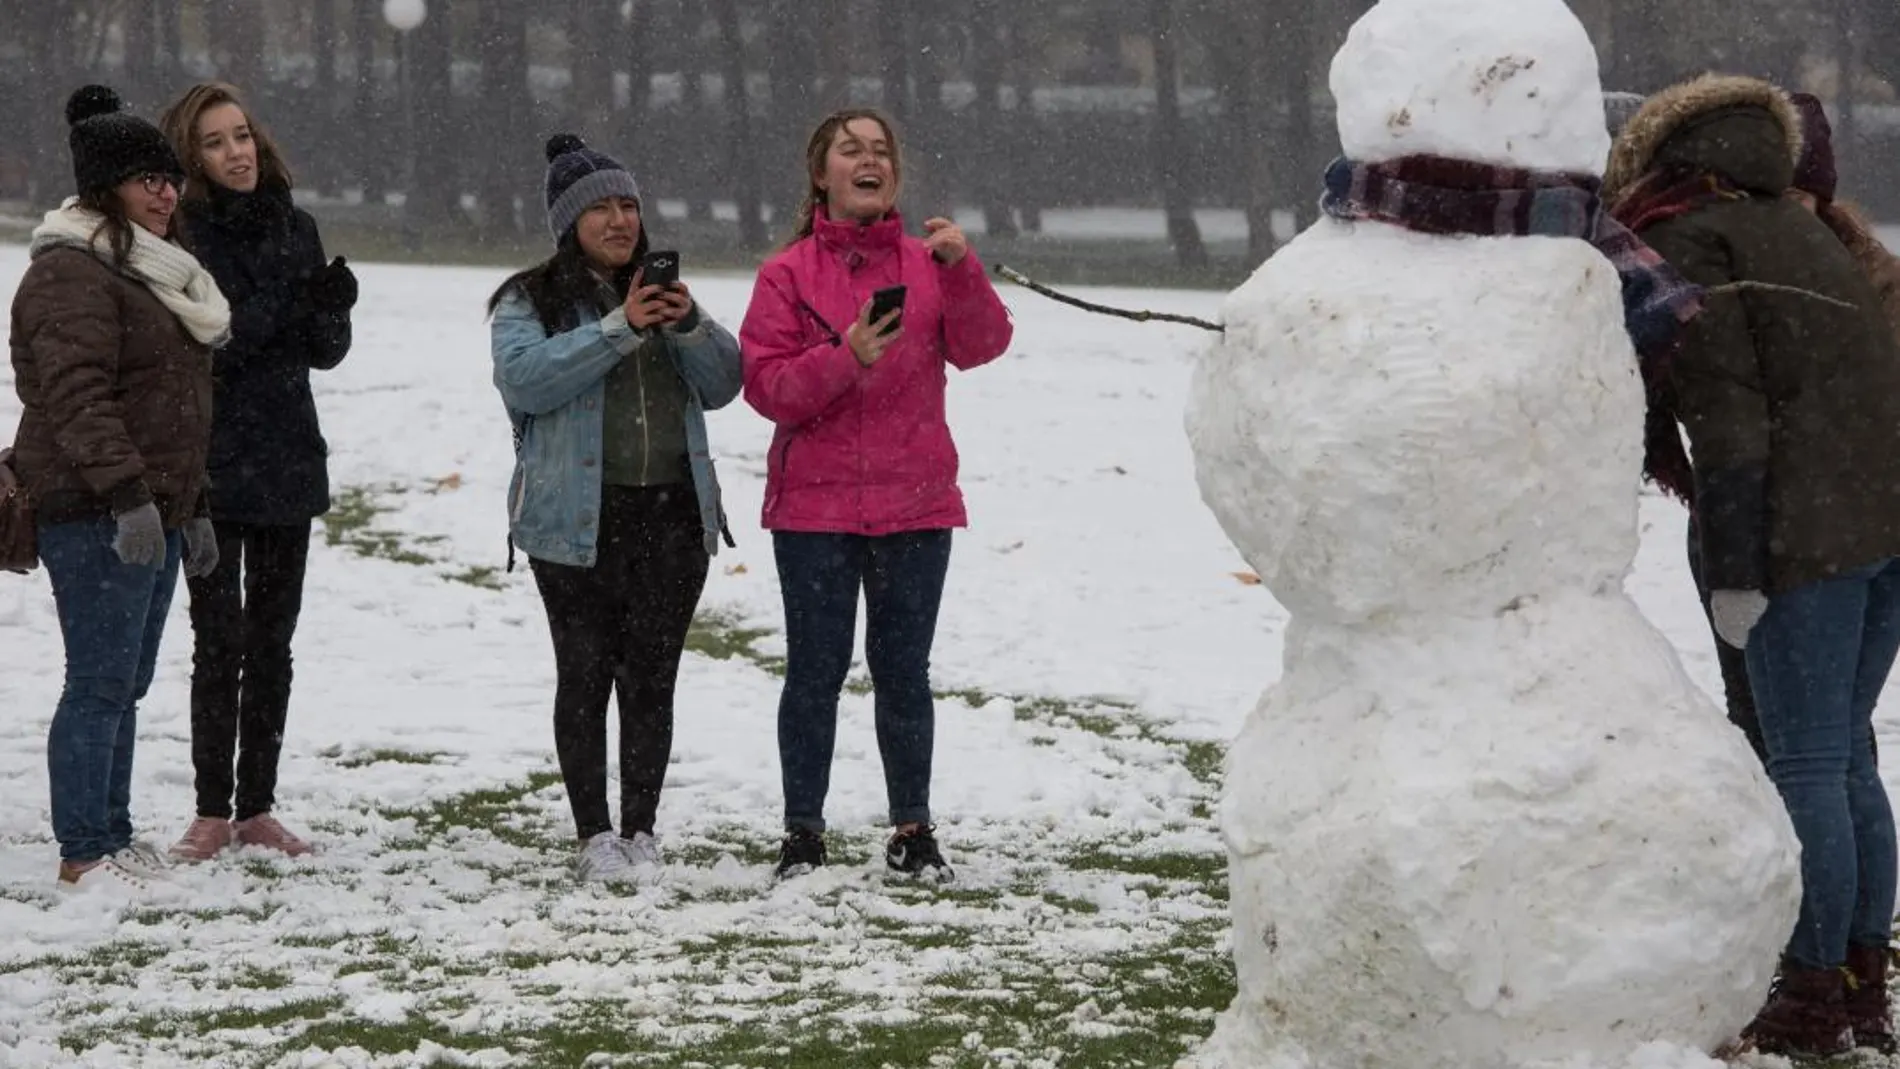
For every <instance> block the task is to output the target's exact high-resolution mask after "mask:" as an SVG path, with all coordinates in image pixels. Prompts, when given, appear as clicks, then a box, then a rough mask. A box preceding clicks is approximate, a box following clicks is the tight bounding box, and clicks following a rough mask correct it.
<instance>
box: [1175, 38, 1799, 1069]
mask: <svg viewBox="0 0 1900 1069" xmlns="http://www.w3.org/2000/svg"><path fill="white" fill-rule="evenodd" d="M1331 86H1332V90H1333V94H1334V96H1335V98H1336V100H1337V104H1338V116H1339V127H1340V130H1339V132H1340V137H1341V141H1342V143H1343V145H1344V146H1345V150H1346V153H1347V155H1348V157H1349V158H1351V159H1353V160H1355V161H1360V162H1363V163H1381V162H1384V161H1394V160H1400V159H1404V158H1412V157H1435V158H1441V159H1449V160H1454V161H1465V162H1469V163H1475V164H1484V165H1489V166H1491V167H1493V168H1497V169H1499V171H1500V173H1501V174H1503V173H1508V171H1509V169H1518V170H1520V171H1524V172H1535V173H1563V174H1571V175H1579V174H1581V175H1588V176H1597V175H1600V174H1601V173H1602V168H1603V163H1604V160H1605V157H1606V156H1607V154H1608V148H1609V142H1608V135H1607V133H1606V131H1605V129H1604V120H1603V105H1602V91H1601V85H1600V83H1599V79H1598V73H1597V62H1596V54H1595V51H1594V49H1593V47H1592V45H1591V42H1590V40H1589V38H1588V35H1587V34H1586V33H1585V31H1584V29H1583V27H1582V25H1581V24H1580V23H1579V22H1578V21H1577V20H1576V18H1575V17H1574V16H1573V15H1572V14H1571V12H1570V11H1569V9H1568V8H1567V7H1566V6H1565V5H1564V4H1563V3H1562V2H1561V0H1382V2H1380V3H1379V4H1378V5H1377V6H1375V7H1374V8H1373V9H1372V10H1371V12H1370V13H1368V14H1367V15H1366V16H1365V17H1364V18H1363V19H1361V20H1360V21H1359V22H1358V23H1357V24H1356V25H1355V26H1354V27H1353V30H1352V32H1351V34H1350V36H1349V38H1348V40H1347V42H1346V44H1345V46H1344V47H1343V48H1342V49H1341V51H1340V52H1339V54H1338V55H1337V56H1336V57H1335V58H1334V61H1333V66H1332V72H1331ZM1224 320H1225V322H1226V324H1227V328H1226V332H1225V334H1224V336H1223V337H1222V339H1221V340H1220V341H1219V342H1218V343H1216V344H1215V345H1214V346H1213V347H1212V348H1211V349H1210V350H1209V351H1208V352H1207V353H1206V354H1205V355H1204V357H1203V358H1202V360H1201V363H1200V365H1199V367H1198V368H1197V370H1196V373H1195V381H1194V387H1193V392H1192V397H1191V399H1190V406H1189V413H1188V421H1187V423H1188V432H1189V436H1190V439H1191V443H1192V446H1193V450H1194V456H1195V466H1196V476H1197V478H1198V480H1199V483H1200V487H1201V491H1202V496H1203V498H1204V500H1205V501H1206V502H1207V504H1208V506H1209V507H1210V508H1211V509H1212V510H1213V512H1214V513H1215V515H1216V516H1217V517H1218V519H1219V520H1220V522H1221V524H1222V526H1223V528H1224V529H1225V530H1226V532H1227V534H1228V536H1229V537H1230V538H1231V539H1232V540H1233V541H1234V543H1235V545H1236V546H1237V547H1239V549H1240V550H1241V552H1242V554H1243V555H1244V556H1245V557H1246V559H1247V560H1248V562H1249V563H1250V564H1252V565H1253V566H1254V568H1255V570H1256V571H1257V572H1258V573H1259V575H1260V576H1261V577H1262V579H1263V580H1264V582H1265V584H1266V586H1267V587H1268V588H1269V589H1270V590H1271V591H1272V593H1273V594H1274V596H1275V597H1276V598H1277V599H1278V600H1279V601H1280V603H1281V604H1282V605H1284V606H1285V607H1286V608H1287V610H1288V611H1289V613H1290V614H1291V616H1292V620H1291V623H1290V624H1289V627H1288V631H1287V635H1286V643H1285V660H1284V666H1283V673H1282V676H1281V679H1280V681H1279V683H1278V684H1277V685H1275V686H1274V688H1273V689H1272V690H1270V691H1269V692H1268V693H1267V695H1266V696H1265V697H1264V698H1263V699H1262V700H1261V702H1260V704H1259V706H1258V707H1257V708H1256V709H1255V710H1254V712H1253V713H1252V714H1251V716H1250V717H1249V718H1248V720H1247V722H1246V724H1245V726H1244V728H1243V729H1242V731H1241V734H1240V736H1239V737H1238V738H1237V739H1236V740H1235V742H1234V745H1233V747H1232V749H1231V751H1230V753H1229V756H1228V765H1227V775H1226V788H1225V793H1224V796H1223V799H1222V804H1221V823H1222V830H1223V835H1224V837H1225V839H1226V842H1227V846H1228V850H1229V861H1230V886H1231V893H1232V911H1233V925H1234V927H1233V953H1234V961H1235V966H1236V969H1237V972H1238V977H1239V993H1238V996H1237V997H1236V999H1235V1000H1234V1003H1233V1004H1232V1006H1231V1007H1229V1009H1228V1010H1227V1011H1226V1012H1225V1013H1224V1014H1222V1015H1221V1017H1220V1019H1219V1022H1218V1024H1217V1027H1216V1029H1215V1034H1214V1035H1213V1037H1212V1038H1211V1039H1210V1040H1209V1041H1208V1042H1207V1044H1206V1045H1205V1046H1204V1047H1203V1048H1202V1049H1201V1050H1200V1051H1198V1052H1197V1053H1196V1054H1195V1055H1194V1056H1193V1057H1192V1058H1191V1059H1190V1060H1189V1062H1188V1064H1190V1065H1193V1066H1196V1067H1198V1069H1387V1067H1389V1069H1441V1067H1442V1069H1453V1067H1456V1069H1488V1067H1499V1069H1502V1067H1518V1066H1527V1067H1528V1066H1549V1067H1557V1066H1567V1067H1590V1069H1595V1067H1598V1066H1622V1065H1642V1066H1652V1067H1655V1066H1663V1065H1670V1066H1674V1065H1696V1064H1706V1059H1705V1058H1704V1056H1703V1053H1702V1052H1706V1051H1712V1050H1714V1049H1716V1048H1718V1047H1719V1046H1721V1045H1722V1044H1724V1043H1725V1042H1727V1041H1729V1040H1731V1039H1732V1038H1733V1037H1734V1036H1735V1035H1736V1034H1737V1033H1738V1032H1739V1030H1740V1029H1741V1027H1742V1026H1743V1025H1745V1024H1746V1023H1747V1022H1748V1020H1749V1019H1750V1017H1751V1016H1752V1015H1753V1013H1754V1012H1755V1011H1756V1010H1757V1009H1758V1008H1759V1007H1760V1005H1761V1002H1762V999H1763V998H1764V996H1765V995H1766V992H1767V989H1768V985H1769V982H1770V980H1771V977H1772V974H1773V971H1774V968H1775V964H1776V960H1777V957H1778V954H1779V952H1780V950H1781V947H1782V945H1783V943H1784V942H1785V941H1786V939H1787V936H1788V934H1789V932H1790V931H1791V930H1792V928H1793V925H1794V921H1795V917H1796V913H1797V910H1798V907H1799V901H1800V882H1799V873H1798V869H1797V865H1796V858H1797V852H1796V851H1797V848H1796V844H1795V839H1794V834H1793V830H1792V827H1791V825H1790V824H1789V821H1788V818H1787V816H1786V813H1785V811H1784V810H1783V808H1782V804H1781V801H1780V799H1779V797H1778V796H1777V795H1776V793H1775V791H1774V789H1773V787H1772V786H1771V785H1770V784H1769V782H1768V780H1767V778H1766V777H1765V775H1764V774H1763V773H1762V771H1761V769H1760V767H1759V765H1758V763H1757V761H1756V759H1755V757H1754V755H1753V754H1752V752H1751V751H1750V750H1749V748H1748V746H1747V744H1746V742H1745V741H1744V739H1743V737H1742V735H1741V734H1740V733H1739V732H1737V731H1735V730H1734V729H1733V728H1732V727H1731V726H1730V725H1729V724H1728V723H1727V721H1726V720H1725V719H1724V717H1723V716H1722V714H1721V712H1720V711H1719V710H1717V709H1716V708H1715V706H1714V704H1713V703H1712V702H1711V701H1710V700H1709V698H1708V697H1707V696H1706V695H1704V694H1703V693H1702V692H1701V691H1700V690H1699V689H1698V688H1697V687H1696V686H1695V685H1694V684H1693V683H1692V682H1691V681H1690V680H1689V678H1688V677H1687V676H1686V674H1685V673H1684V672H1683V669H1682V667H1681V664H1680V662H1679V661H1678V659H1677V657H1676V654H1675V652H1674V650H1673V648H1672V647H1671V646H1670V645H1669V643H1668V642H1667V640H1666V639H1665V638H1664V637H1663V636H1662V635H1661V634H1660V633H1659V632H1658V631H1657V630H1656V629H1655V628H1654V627H1652V626H1651V625H1650V624H1649V623H1648V622H1647V621H1646V620H1645V619H1644V618H1643V616H1642V615H1641V613H1640V612H1639V611H1638V610H1637V608H1636V606H1635V605H1634V603H1633V602H1631V600H1630V599H1629V598H1628V596H1627V595H1626V594H1625V592H1624V589H1623V580H1624V578H1625V576H1626V575H1627V574H1628V572H1629V569H1630V567H1631V564H1632V561H1633V559H1634V556H1635V552H1636V546H1637V525H1636V510H1637V498H1638V485H1639V478H1640V476H1639V473H1640V467H1641V448H1642V446H1641V443H1642V422H1643V390H1642V385H1641V382H1640V379H1639V376H1638V373H1637V370H1636V359H1635V356H1634V354H1633V352H1632V350H1631V345H1630V342H1629V339H1628V337H1627V335H1626V334H1625V332H1624V328H1623V318H1622V311H1621V304H1620V295H1619V288H1618V279H1617V274H1616V271H1615V269H1614V268H1613V267H1612V266H1611V264H1610V262H1609V261H1608V260H1607V259H1605V258H1604V256H1603V255H1602V254H1600V253H1599V252H1598V251H1597V250H1596V249H1595V247H1594V246H1592V245H1591V244H1590V243H1589V242H1588V241H1586V240H1582V239H1579V238H1574V237H1545V236H1480V235H1477V234H1465V233H1459V234H1443V233H1427V232H1421V231H1419V230H1417V229H1413V228H1410V227H1407V226H1404V225H1398V224H1394V223H1388V222H1380V221H1373V220H1363V221H1357V222H1343V221H1339V220H1336V219H1330V218H1329V219H1325V220H1322V221H1321V222H1320V223H1319V224H1317V225H1316V226H1314V227H1313V228H1311V229H1309V230H1308V231H1306V232H1305V233H1303V234H1301V235H1300V236H1299V237H1298V238H1297V239H1295V240H1294V241H1293V242H1291V243H1289V244H1288V245H1287V246H1286V247H1285V248H1284V249H1282V250H1280V252H1278V253H1277V254H1276V255H1275V256H1274V257H1273V258H1272V259H1271V260H1270V261H1269V262H1268V263H1266V264H1265V265H1264V266H1263V267H1262V268H1261V269H1260V270H1259V271H1258V272H1257V273H1256V274H1255V275H1254V276H1253V277H1252V278H1251V279H1250V280H1249V281H1248V282H1247V283H1246V284H1244V285H1243V286H1242V287H1241V288H1240V289H1238V290H1236V291H1235V292H1234V293H1233V294H1232V295H1231V297H1230V298H1229V300H1228V302H1227V304H1226V308H1225V313H1224ZM1685 593H1686V592H1685ZM1672 1058H1673V1059H1676V1060H1674V1061H1672V1060H1670V1059H1672ZM1659 1059H1660V1060H1659Z"/></svg>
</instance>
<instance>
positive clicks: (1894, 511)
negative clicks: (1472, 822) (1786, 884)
mask: <svg viewBox="0 0 1900 1069" xmlns="http://www.w3.org/2000/svg"><path fill="white" fill-rule="evenodd" d="M1804 125H1805V124H1804V123H1803V121H1802V116H1801V113H1800V110H1799V108H1798V107H1797V105H1796V104H1795V102H1793V101H1792V100H1790V99H1789V97H1788V95H1787V94H1786V93H1784V92H1782V91H1781V90H1780V89H1777V88H1775V87H1774V86H1771V85H1768V84H1767V83H1765V82H1760V81H1757V80H1754V79H1749V78H1733V77H1714V76H1711V77H1705V78H1701V79H1697V80H1695V81H1692V82H1688V83H1685V84H1683V85H1680V86H1676V87H1674V88H1672V89H1669V90H1666V91H1664V92H1662V93H1659V94H1657V95H1656V96H1655V97H1652V98H1651V99H1650V100H1649V101H1648V102H1646V103H1645V104H1644V105H1643V108H1642V110H1640V111H1639V112H1638V113H1637V115H1636V117H1635V118H1634V119H1632V120H1631V122H1630V124H1629V127H1628V128H1627V129H1626V130H1625V131H1624V132H1623V134H1622V136H1621V137H1619V138H1618V140H1617V144H1616V148H1615V150H1614V152H1613V154H1612V158H1611V165H1610V172H1609V175H1608V176H1607V178H1606V181H1605V196H1606V199H1608V200H1609V201H1610V203H1611V204H1612V206H1613V208H1612V210H1613V211H1614V212H1615V213H1616V215H1617V217H1618V218H1619V219H1623V220H1625V221H1626V222H1627V223H1628V225H1629V226H1630V227H1631V229H1633V230H1635V231H1636V232H1637V234H1638V235H1639V236H1641V237H1642V238H1643V240H1644V241H1646V242H1647V243H1648V244H1649V245H1650V246H1651V247H1652V248H1653V249H1655V250H1656V251H1657V252H1658V253H1661V254H1662V255H1663V256H1664V257H1665V258H1666V259H1667V260H1668V261H1669V262H1670V263H1671V264H1672V265H1674V266H1675V267H1676V268H1677V269H1678V270H1680V271H1681V272H1682V273H1683V274H1684V275H1685V276H1686V277H1688V278H1689V279H1690V280H1691V281H1693V282H1696V283H1697V284H1699V285H1702V286H1705V287H1708V288H1709V291H1710V293H1709V300H1708V302H1707V304H1706V305H1705V307H1704V309H1703V311H1702V313H1701V315H1700V316H1698V317H1697V318H1696V319H1695V320H1694V321H1693V322H1691V323H1690V324H1689V326H1688V327H1687V329H1686V330H1685V331H1684V334H1683V338H1682V342H1681V347H1680V349H1679V350H1678V351H1677V352H1676V354H1675V356H1674V358H1673V360H1672V361H1671V364H1670V368H1669V373H1668V383H1667V385H1668V389H1669V395H1670V396H1669V400H1670V401H1671V402H1672V404H1673V409H1674V415H1675V416H1677V417H1678V418H1680V420H1681V422H1682V424H1683V426H1684V427H1685V429H1686V430H1687V432H1688V438H1689V444H1690V447H1691V449H1690V455H1691V457H1692V459H1693V468H1694V471H1693V480H1694V494H1693V507H1694V509H1695V515H1696V528H1697V535H1698V540H1699V543H1700V544H1699V549H1700V551H1701V578H1702V580H1703V582H1704V583H1705V584H1706V586H1707V588H1708V589H1709V591H1710V595H1709V602H1710V615H1711V617H1712V619H1713V621H1714V627H1715V630H1716V633H1717V634H1718V636H1719V637H1720V639H1721V641H1723V642H1726V643H1728V644H1729V645H1730V646H1733V647H1735V648H1737V649H1740V650H1743V651H1744V654H1745V657H1746V660H1747V670H1748V680H1749V683H1750V689H1751V690H1752V692H1753V694H1754V696H1755V699H1756V704H1757V706H1758V708H1759V715H1760V724H1761V736H1762V741H1763V744H1764V746H1765V748H1766V750H1767V755H1768V775H1769V778H1770V779H1772V780H1773V781H1774V783H1775V786H1776V788H1777V789H1778V790H1779V791H1780V793H1781V796H1782V799H1783V801H1784V802H1785V803H1786V805H1787V808H1788V815H1789V817H1790V818H1791V820H1792V822H1793V824H1794V828H1795V833H1796V835H1797V836H1798V837H1799V839H1800V841H1801V875H1802V903H1801V914H1800V919H1799V921H1798V923H1797V925H1796V927H1795V930H1794V931H1793V932H1792V933H1791V934H1790V937H1789V940H1788V944H1787V947H1786V950H1785V953H1784V958H1783V962H1782V969H1781V976H1780V983H1779V984H1778V986H1777V988H1776V990H1775V993H1774V995H1773V997H1772V998H1771V999H1770V1000H1769V1003H1768V1005H1767V1006H1766V1007H1765V1008H1764V1009H1763V1010H1762V1012H1761V1013H1760V1014H1759V1015H1758V1016H1757V1017H1756V1019H1755V1021H1754V1022H1753V1023H1752V1024H1751V1025H1750V1026H1749V1029H1748V1032H1747V1035H1748V1037H1749V1038H1751V1039H1752V1040H1753V1041H1754V1042H1755V1044H1756V1045H1757V1046H1758V1047H1759V1048H1760V1049H1762V1050H1764V1051H1769V1052H1772V1053H1780V1054H1790V1055H1814V1056H1827V1055H1833V1054H1839V1053H1843V1052H1845V1051H1846V1050H1848V1049H1851V1048H1853V1047H1854V1046H1856V1045H1860V1046H1864V1047H1871V1048H1875V1049H1891V1047H1892V1045H1893V1034H1892V1022H1891V1020H1890V1019H1889V1016H1888V1005H1887V998H1886V948H1887V943H1888V940H1889V938H1890V935H1891V924H1892V918H1893V904H1894V898H1895V871H1896V860H1895V858H1896V850H1897V847H1900V844H1897V843H1896V835H1895V830H1894V817H1893V810H1892V806H1891V803H1890V802H1889V800H1888V797H1887V792H1886V788H1885V786H1884V785H1883V783H1882V782H1881V779H1880V776H1879V774H1878V772H1877V770H1876V769H1875V767H1874V760H1873V752H1872V748H1871V747H1870V746H1868V745H1867V740H1868V737H1869V733H1870V731H1871V725H1872V717H1873V710H1874V707H1875V705H1876V704H1877V702H1878V701H1879V697H1880V693H1881V691H1882V689H1883V687H1884V685H1885V683H1886V680H1887V675H1888V672H1889V671H1890V669H1891V668H1892V665H1893V663H1894V659H1895V656H1896V653H1900V341H1896V338H1895V336H1894V331H1893V327H1892V324H1890V323H1889V322H1888V320H1887V318H1886V317H1885V316H1883V315H1882V314H1881V312H1880V303H1881V299H1880V295H1879V293H1878V292H1877V291H1876V286H1875V284H1874V283H1873V282H1871V281H1870V280H1869V278H1868V276H1867V273H1866V271H1865V269H1864V268H1863V266H1862V265H1861V264H1860V263H1857V262H1856V260H1855V258H1854V257H1853V256H1851V255H1850V254H1849V252H1848V250H1847V248H1845V247H1844V245H1843V242H1842V241H1841V240H1840V239H1839V238H1838V237H1837V236H1836V234H1835V233H1833V232H1831V231H1830V230H1829V228H1828V227H1827V226H1824V225H1822V223H1821V222H1819V221H1817V219H1816V217H1815V216H1814V215H1812V214H1810V213H1808V212H1807V211H1804V210H1803V209H1802V208H1801V207H1800V206H1798V205H1796V204H1795V203H1793V202H1792V201H1791V200H1790V199H1789V198H1788V196H1787V194H1788V192H1789V190H1790V189H1791V188H1793V187H1794V186H1795V185H1796V183H1797V178H1796V168H1797V164H1798V163H1799V162H1800V161H1801V159H1802V157H1803V155H1804V147H1805V145H1806V143H1807V142H1806V140H1805V139H1804V137H1803V126H1804ZM1850 972H1851V975H1852V977H1853V981H1854V982H1853V984H1852V986H1851V987H1850V986H1848V985H1847V984H1846V983H1844V978H1845V976H1846V975H1848V974H1849V973H1850Z"/></svg>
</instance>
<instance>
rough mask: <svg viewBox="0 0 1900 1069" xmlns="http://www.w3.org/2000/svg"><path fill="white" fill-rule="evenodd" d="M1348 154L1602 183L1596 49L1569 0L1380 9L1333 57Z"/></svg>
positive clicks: (1398, 4)
mask: <svg viewBox="0 0 1900 1069" xmlns="http://www.w3.org/2000/svg"><path fill="white" fill-rule="evenodd" d="M1331 84H1332V91H1333V98H1334V100H1335V101H1336V102H1337V105H1338V115H1339V139H1340V143H1341V144H1342V145H1343V146H1344V148H1345V151H1346V155H1347V156H1348V157H1350V158H1352V159H1354V160H1357V161H1359V162H1362V163H1377V162H1380V161H1384V160H1391V159H1396V158H1398V157H1400V156H1415V155H1430V156H1444V157H1448V158H1451V159H1456V160H1467V161H1472V162H1477V163H1489V164H1496V165H1499V166H1504V167H1519V168H1524V169H1527V170H1537V171H1563V172H1567V173H1570V174H1588V175H1596V176H1601V175H1602V173H1603V167H1604V163H1605V160H1606V157H1607V156H1608V155H1609V151H1610V137H1609V132H1608V131H1607V130H1606V129H1605V126H1604V105H1603V86H1602V82H1601V78H1600V76H1599V74H1598V71H1597V54H1596V48H1595V47H1594V46H1593V45H1592V44H1591V43H1590V35H1589V34H1588V33H1587V32H1585V30H1584V28H1583V24H1582V23H1580V22H1578V21H1577V18H1576V16H1575V15H1573V14H1571V12H1570V8H1569V7H1568V6H1567V5H1566V4H1565V3H1564V0H1379V3H1378V4H1377V5H1376V6H1375V7H1373V9H1372V10H1371V11H1369V12H1367V13H1366V15H1365V17H1363V18H1361V19H1360V20H1359V21H1358V22H1357V23H1355V24H1354V25H1353V28H1352V32H1351V33H1350V34H1349V35H1348V36H1347V38H1346V44H1345V46H1344V47H1342V48H1341V49H1340V50H1339V53H1338V54H1337V55H1335V56H1334V57H1333V66H1332V74H1331Z"/></svg>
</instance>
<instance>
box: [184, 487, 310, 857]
mask: <svg viewBox="0 0 1900 1069" xmlns="http://www.w3.org/2000/svg"><path fill="white" fill-rule="evenodd" d="M217 529H218V567H217V570H216V571H214V572H212V573H211V574H210V575H207V576H204V577H202V578H198V579H187V580H186V581H185V585H186V586H187V588H189V589H190V591H191V630H192V634H193V635H194V636H195V637H196V639H197V641H196V644H195V645H194V648H193V650H192V658H191V765H192V771H193V773H194V776H195V782H196V786H197V793H198V815H199V816H201V817H216V818H219V819H224V820H228V819H231V818H232V817H233V816H235V817H236V819H238V820H249V819H250V818H251V817H254V816H257V815H258V814H260V813H268V812H270V811H271V809H272V808H273V807H274V806H275V805H276V803H277V798H276V792H277V758H278V755H279V754H280V753H282V752H283V747H284V722H285V720H286V719H288V717H289V714H290V679H291V663H290V640H291V638H292V636H294V635H295V634H296V632H297V616H298V614H299V613H300V612H302V610H303V580H304V566H305V564H306V563H307V562H308V561H309V559H310V525H309V524H308V523H301V524H296V525H294V526H284V527H276V526H273V527H253V526H247V525H244V524H235V523H220V524H218V525H217ZM234 760H235V762H236V771H235V776H234V775H233V765H232V762H233V761H234ZM234 798H235V803H236V804H235V805H233V800H234Z"/></svg>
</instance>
